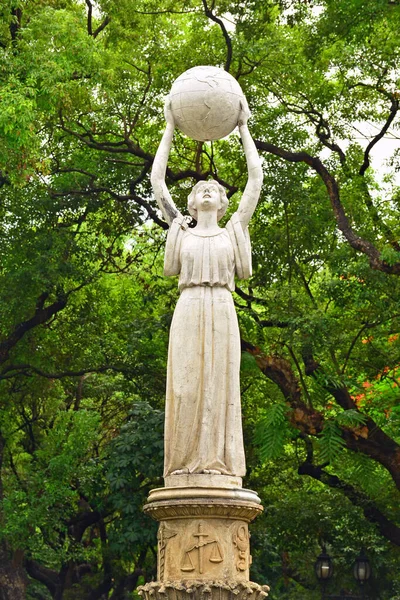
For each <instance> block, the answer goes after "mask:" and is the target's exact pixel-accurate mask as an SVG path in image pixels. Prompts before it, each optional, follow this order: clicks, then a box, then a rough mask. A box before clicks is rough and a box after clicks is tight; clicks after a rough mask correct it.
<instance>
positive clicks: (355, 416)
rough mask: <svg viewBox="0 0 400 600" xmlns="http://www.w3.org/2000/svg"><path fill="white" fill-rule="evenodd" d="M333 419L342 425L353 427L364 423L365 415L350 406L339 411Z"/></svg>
mask: <svg viewBox="0 0 400 600" xmlns="http://www.w3.org/2000/svg"><path fill="white" fill-rule="evenodd" d="M335 421H336V423H337V424H338V425H343V426H344V427H354V426H355V425H365V423H366V421H367V416H366V415H363V414H362V413H360V412H358V410H355V409H354V408H350V409H349V410H344V411H343V412H341V413H339V414H338V415H337V417H336V419H335Z"/></svg>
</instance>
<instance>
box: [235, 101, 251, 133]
mask: <svg viewBox="0 0 400 600" xmlns="http://www.w3.org/2000/svg"><path fill="white" fill-rule="evenodd" d="M249 118H250V109H249V105H248V104H247V100H246V98H245V97H244V96H243V98H242V99H241V100H240V113H239V118H238V127H241V126H242V125H247V121H248V120H249Z"/></svg>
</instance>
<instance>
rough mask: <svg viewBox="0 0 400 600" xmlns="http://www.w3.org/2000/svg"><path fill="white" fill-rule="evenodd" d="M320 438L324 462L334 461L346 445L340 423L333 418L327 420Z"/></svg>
mask: <svg viewBox="0 0 400 600" xmlns="http://www.w3.org/2000/svg"><path fill="white" fill-rule="evenodd" d="M319 440H320V453H321V457H320V458H321V460H322V462H332V461H333V460H335V458H337V456H338V455H339V454H340V452H341V450H342V449H343V447H344V446H345V445H346V442H345V441H344V439H343V438H342V432H341V430H340V427H339V425H338V424H337V422H336V421H333V420H328V421H326V422H325V425H324V429H323V430H322V432H321V435H320V438H319Z"/></svg>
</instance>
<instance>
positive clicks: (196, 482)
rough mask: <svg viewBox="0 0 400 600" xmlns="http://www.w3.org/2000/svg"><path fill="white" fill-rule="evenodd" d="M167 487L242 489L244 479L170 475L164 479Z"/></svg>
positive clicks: (195, 474)
mask: <svg viewBox="0 0 400 600" xmlns="http://www.w3.org/2000/svg"><path fill="white" fill-rule="evenodd" d="M164 482H165V487H166V488H171V487H179V488H183V487H186V488H193V487H202V488H210V487H216V488H241V487H242V478H241V477H235V476H234V475H210V474H203V473H189V474H182V475H169V476H168V477H165V478H164Z"/></svg>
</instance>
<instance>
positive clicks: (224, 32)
mask: <svg viewBox="0 0 400 600" xmlns="http://www.w3.org/2000/svg"><path fill="white" fill-rule="evenodd" d="M202 1H203V6H204V12H205V14H206V16H207V17H208V18H209V19H211V21H214V23H217V24H218V25H219V26H220V28H221V31H222V35H223V36H224V39H225V43H226V61H225V66H224V69H225V71H228V73H229V69H230V68H231V62H232V40H231V38H230V37H229V33H228V31H227V29H226V27H225V23H224V22H223V21H222V19H219V18H218V17H216V16H215V15H214V13H213V11H212V10H211V8H210V7H209V6H208V4H207V0H202Z"/></svg>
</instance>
